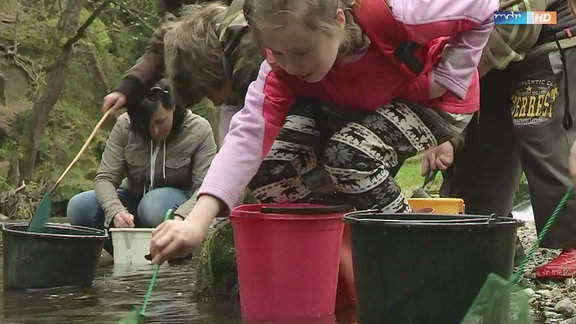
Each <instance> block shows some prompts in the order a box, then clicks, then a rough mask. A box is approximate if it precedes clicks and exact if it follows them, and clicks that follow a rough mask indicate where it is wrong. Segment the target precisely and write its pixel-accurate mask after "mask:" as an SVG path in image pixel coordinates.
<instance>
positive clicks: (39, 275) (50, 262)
mask: <svg viewBox="0 0 576 324" xmlns="http://www.w3.org/2000/svg"><path fill="white" fill-rule="evenodd" d="M27 228H28V223H26V224H3V226H2V236H3V240H4V288H6V289H40V288H52V287H61V286H90V285H92V282H93V281H94V277H95V276H96V269H97V267H98V262H99V260H100V253H101V251H102V246H103V245H104V242H105V241H106V239H107V238H108V234H107V233H106V232H105V231H103V230H99V229H94V228H87V227H80V226H72V225H65V224H46V229H45V233H29V232H27V231H26V230H27Z"/></svg>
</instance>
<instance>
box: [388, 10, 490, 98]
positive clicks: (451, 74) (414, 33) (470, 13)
mask: <svg viewBox="0 0 576 324" xmlns="http://www.w3.org/2000/svg"><path fill="white" fill-rule="evenodd" d="M391 5H392V9H393V13H394V16H395V17H396V19H397V20H398V21H400V22H401V23H402V24H403V25H404V27H405V30H406V32H407V38H408V40H409V41H412V42H415V43H419V44H426V43H428V42H429V41H431V40H432V39H435V38H438V37H448V43H447V44H446V46H445V47H444V48H443V51H442V54H441V57H440V61H439V63H438V64H437V66H436V67H435V68H434V69H433V71H432V73H431V74H430V76H429V78H430V80H429V82H428V84H429V85H430V87H431V89H430V93H434V92H435V91H433V90H432V88H433V86H435V85H438V86H441V87H442V88H444V89H445V90H448V91H450V92H452V93H453V94H454V95H455V96H456V97H458V98H459V99H462V100H463V99H464V98H465V97H466V93H467V92H468V88H469V86H470V84H471V82H472V78H473V76H474V74H475V73H476V69H477V67H478V63H479V61H480V57H481V54H482V50H483V48H484V46H485V45H486V43H487V41H488V38H489V37H490V33H491V32H492V29H493V27H494V22H493V15H494V11H496V10H498V7H499V2H498V0H459V1H448V0H435V1H429V0H396V1H391ZM440 94H441V93H435V94H434V95H432V96H431V97H436V96H438V95H440Z"/></svg>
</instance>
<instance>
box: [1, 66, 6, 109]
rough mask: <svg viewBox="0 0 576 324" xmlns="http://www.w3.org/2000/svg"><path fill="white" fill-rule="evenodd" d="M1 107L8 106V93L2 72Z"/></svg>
mask: <svg viewBox="0 0 576 324" xmlns="http://www.w3.org/2000/svg"><path fill="white" fill-rule="evenodd" d="M0 106H6V91H5V85H4V75H2V72H0Z"/></svg>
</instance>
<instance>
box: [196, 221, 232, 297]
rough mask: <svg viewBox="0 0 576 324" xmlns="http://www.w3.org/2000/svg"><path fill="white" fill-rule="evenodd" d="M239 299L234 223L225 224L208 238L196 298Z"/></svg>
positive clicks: (204, 248) (198, 277) (198, 275)
mask: <svg viewBox="0 0 576 324" xmlns="http://www.w3.org/2000/svg"><path fill="white" fill-rule="evenodd" d="M238 296H239V295H238V271H237V269H236V250H235V248H234V233H233V231H232V223H230V221H229V220H226V221H224V222H222V223H220V224H218V225H217V226H216V228H215V229H213V230H212V231H210V233H208V236H207V237H206V241H205V242H204V245H203V247H202V251H201V252H200V260H199V262H198V270H197V278H196V286H195V291H194V298H195V299H196V300H197V301H198V300H199V301H202V300H215V299H217V300H223V299H224V300H229V299H237V298H238Z"/></svg>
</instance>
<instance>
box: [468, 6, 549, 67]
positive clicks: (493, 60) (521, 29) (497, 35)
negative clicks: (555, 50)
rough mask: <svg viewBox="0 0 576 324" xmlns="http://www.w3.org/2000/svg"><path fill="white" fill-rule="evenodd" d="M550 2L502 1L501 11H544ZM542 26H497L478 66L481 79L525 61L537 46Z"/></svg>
mask: <svg viewBox="0 0 576 324" xmlns="http://www.w3.org/2000/svg"><path fill="white" fill-rule="evenodd" d="M547 5H548V0H523V1H518V0H513V1H510V0H508V1H502V3H501V8H500V11H544V10H546V6H547ZM541 29H542V25H496V26H495V27H494V30H493V32H492V33H491V34H490V38H489V39H488V43H487V45H486V47H484V51H483V52H482V58H481V59H480V63H479V65H478V71H479V73H480V77H482V76H484V75H485V74H486V73H488V72H490V71H491V70H493V69H498V70H503V69H505V68H506V67H507V66H508V64H510V63H511V62H514V61H520V60H522V59H524V56H525V55H526V53H527V52H528V51H529V50H530V49H531V48H532V47H533V46H534V44H536V41H537V40H538V35H539V34H540V30H541Z"/></svg>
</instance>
